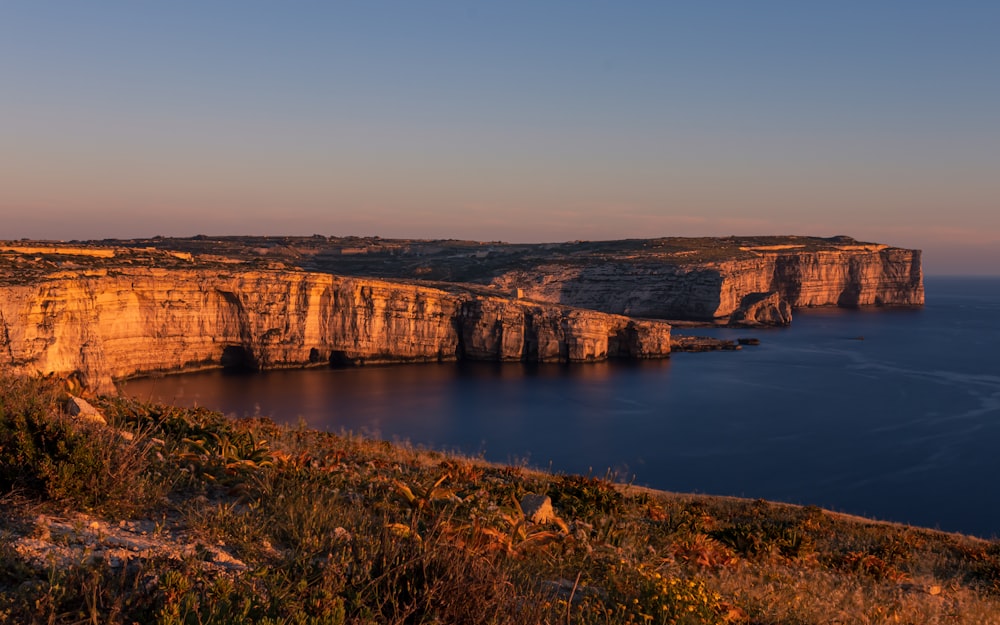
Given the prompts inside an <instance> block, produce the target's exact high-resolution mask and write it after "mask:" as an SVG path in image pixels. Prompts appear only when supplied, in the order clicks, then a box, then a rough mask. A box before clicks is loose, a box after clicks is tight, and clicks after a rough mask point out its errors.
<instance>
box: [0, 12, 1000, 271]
mask: <svg viewBox="0 0 1000 625" xmlns="http://www.w3.org/2000/svg"><path fill="white" fill-rule="evenodd" d="M199 233H204V234H307V235H308V234H314V233H319V234H328V235H329V234H340V235H347V234H358V235H376V234H377V235H380V236H383V237H434V238H437V237H454V238H470V239H479V240H496V239H502V240H507V241H562V240H570V239H581V238H582V239H608V238H622V237H647V236H668V235H683V236H686V235H729V234H811V235H819V236H829V235H835V234H849V235H852V236H854V237H857V238H859V239H866V240H876V241H881V242H886V243H890V244H893V245H899V246H904V247H920V248H923V249H924V250H925V269H926V270H927V272H928V273H968V272H978V273H994V274H1000V2H995V1H988V2H987V1H984V2H963V1H954V2H944V1H941V2H921V1H918V0H910V1H898V2H893V1H877V2H871V1H842V2H801V1H789V2H768V1H765V0H762V1H760V2H743V1H741V2H721V1H720V2H695V1H693V0H692V1H690V2H667V1H665V0H664V1H657V2H611V1H607V2H582V1H574V2H544V1H541V0H536V1H532V2H515V1H505V2H489V3H487V2H478V1H474V0H464V1H460V2H459V1H456V2H432V1H399V2H379V1H366V2H362V1H358V2H275V1H270V2H254V1H247V0H240V1H238V2H237V1H232V2H221V1H215V2H202V1H200V2H183V1H176V0H171V1H169V2H167V1H161V2H134V1H121V2H107V1H92V2H37V1H35V0H31V1H28V0H23V1H16V0H15V1H9V2H3V3H0V238H20V237H33V238H58V239H71V238H104V237H138V236H152V235H156V234H161V235H176V236H187V235H193V234H199Z"/></svg>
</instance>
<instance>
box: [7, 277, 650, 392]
mask: <svg viewBox="0 0 1000 625" xmlns="http://www.w3.org/2000/svg"><path fill="white" fill-rule="evenodd" d="M669 351H670V326H669V325H668V324H667V323H665V322H662V321H642V320H635V319H630V318H628V317H624V316H620V315H613V314H606V313H601V312H596V311H588V310H578V309H573V308H570V307H567V306H564V305H546V304H540V303H529V302H521V301H517V300H511V299H504V298H499V297H490V296H485V295H479V294H476V293H474V292H471V291H467V290H466V291H463V290H461V289H454V290H443V289H437V288H431V287H428V286H421V285H415V284H408V283H404V282H391V281H385V280H377V279H367V278H346V277H342V276H335V275H330V274H319V273H308V272H300V271H226V270H222V269H214V270H206V269H197V270H177V269H175V270H170V271H167V270H163V269H155V268H119V269H110V270H93V271H88V272H86V273H79V274H75V275H74V274H69V273H64V274H61V275H54V276H49V277H47V278H45V279H41V280H32V281H30V282H28V283H26V284H9V285H6V286H2V287H0V363H6V364H10V365H12V366H14V367H15V368H17V369H21V370H25V371H31V372H39V373H42V374H57V375H61V376H70V377H75V378H76V379H77V380H78V381H79V382H80V383H81V384H82V385H83V386H84V387H86V388H89V389H91V390H96V391H99V392H106V391H110V390H112V389H113V381H114V380H118V379H123V378H127V377H130V376H135V375H141V374H149V373H156V372H178V371H189V370H196V369H201V368H210V367H220V366H229V367H248V368H259V369H266V368H280V367H300V366H310V365H321V364H327V363H333V364H340V363H352V364H362V363H389V362H393V363H395V362H427V361H443V360H454V359H457V358H469V359H488V360H525V361H590V360H602V359H605V358H609V357H624V358H656V357H664V356H666V355H668V354H669Z"/></svg>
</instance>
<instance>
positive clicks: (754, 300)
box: [729, 291, 792, 326]
mask: <svg viewBox="0 0 1000 625" xmlns="http://www.w3.org/2000/svg"><path fill="white" fill-rule="evenodd" d="M791 322H792V307H791V305H790V304H789V303H788V302H787V301H785V300H784V298H782V297H781V295H779V294H778V293H775V292H773V291H772V292H771V293H750V294H749V295H744V296H743V300H742V301H741V302H740V305H739V307H738V308H737V309H736V310H734V311H733V314H731V315H730V316H729V323H731V324H733V325H742V326H756V325H766V326H787V325H789V324H790V323H791Z"/></svg>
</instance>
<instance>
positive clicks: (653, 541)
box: [0, 376, 1000, 625]
mask: <svg viewBox="0 0 1000 625" xmlns="http://www.w3.org/2000/svg"><path fill="white" fill-rule="evenodd" d="M102 407H103V409H104V410H105V412H106V414H107V416H108V417H109V419H110V421H111V427H108V428H104V429H103V430H102V429H101V428H89V427H83V426H79V425H78V424H74V423H73V422H72V421H69V420H68V419H67V418H66V417H65V416H63V415H61V414H60V409H59V408H60V401H59V391H58V389H57V388H55V387H54V386H51V385H48V383H46V382H44V381H38V380H24V379H21V378H13V377H10V376H5V377H2V378H0V432H4V433H5V434H4V435H3V436H0V441H3V442H0V467H3V471H4V473H3V475H4V476H5V477H4V480H5V481H4V482H2V485H3V488H4V492H6V493H10V492H11V491H12V490H13V489H15V488H16V489H17V492H18V493H20V495H19V497H18V498H17V500H16V501H15V498H13V497H11V496H10V495H9V494H7V495H5V496H6V498H7V502H6V504H7V505H5V506H4V510H3V514H4V518H5V522H4V523H3V525H2V527H3V528H4V529H3V535H2V536H0V622H11V623H132V622H140V623H163V624H172V623H185V624H189V623H190V624H197V623H515V624H516V623H526V624H527V623H672V624H679V623H715V624H724V623H745V624H755V625H764V624H774V625H777V624H795V623H801V624H820V623H914V624H916V623H969V624H971V623H977V624H979V623H992V622H1000V619H998V617H997V616H996V615H997V614H1000V594H998V584H1000V547H998V545H997V544H996V543H993V542H988V541H982V540H978V539H974V538H969V537H963V536H958V535H952V534H944V533H939V532H933V531H929V530H921V529H916V528H909V527H904V526H898V525H891V524H880V523H873V522H866V521H863V520H858V519H852V518H847V517H843V516H841V515H834V514H830V513H827V512H825V511H823V510H819V509H817V508H799V507H795V506H788V505H779V504H770V503H768V502H763V501H746V500H738V499H730V498H712V497H694V496H681V495H672V494H668V493H659V492H652V491H646V490H642V489H636V488H631V487H628V486H623V485H620V484H614V483H612V482H610V481H608V480H602V479H594V478H585V477H579V476H560V475H550V474H545V473H539V472H533V471H530V470H527V469H524V468H520V467H506V466H496V465H491V464H487V463H484V462H480V461H477V460H473V459H468V458H462V457H456V456H451V455H445V454H440V453H435V452H424V451H419V450H414V449H412V448H408V447H405V446H393V445H389V444H386V443H383V442H379V441H372V440H367V439H363V438H358V437H353V436H336V435H330V434H325V433H318V432H312V431H308V430H304V429H296V428H286V427H278V426H275V425H274V424H272V423H270V422H268V421H266V420H257V421H240V422H236V421H231V420H228V419H226V418H224V417H223V416H221V415H219V414H216V413H212V412H209V411H205V410H183V409H179V408H173V407H169V406H154V405H146V404H140V403H136V402H133V401H128V400H122V399H109V400H105V401H104V402H103V403H102ZM46 419H48V420H49V421H46ZM25 423H32V424H34V425H33V426H32V427H35V428H36V429H38V430H39V431H42V432H46V433H47V436H49V438H47V439H45V440H46V441H48V442H47V443H46V444H45V445H35V446H33V447H30V451H31V453H27V452H26V451H24V449H25V445H26V443H24V441H25V440H28V439H25V438H23V437H22V436H21V434H20V431H21V428H22V426H23V425H24V424H25ZM46 424H48V425H46ZM3 428H6V429H3ZM123 431H124V432H128V433H130V434H131V435H132V436H131V440H129V438H128V436H126V437H123V436H121V434H120V433H119V432H123ZM77 437H84V438H83V439H80V440H85V441H86V443H87V444H86V446H85V447H86V449H88V450H89V452H88V453H87V454H82V455H81V454H80V453H79V452H77V453H70V454H68V455H66V454H63V451H64V449H70V448H72V449H75V448H76V447H79V446H80V445H78V444H77V443H78V442H79V441H78V438H77ZM30 440H35V439H30ZM11 441H14V442H15V443H16V444H12V443H11ZM60 441H62V442H61V443H60ZM60 454H63V455H60ZM56 460H58V462H56ZM54 464H58V466H59V467H61V469H60V470H59V471H56V472H55V473H52V472H51V470H50V469H45V467H50V466H53V465H54ZM82 467H88V468H89V469H90V472H91V473H92V474H100V475H102V476H103V477H102V478H101V479H98V480H96V481H93V480H92V479H91V478H92V475H90V474H88V473H86V472H84V471H82V470H80V469H81V468H82ZM52 480H55V482H54V483H55V484H56V485H57V486H58V487H56V486H53V485H52V484H51V483H50V482H51V481H52ZM95 485H96V486H95ZM157 489H159V490H157ZM92 491H93V493H98V494H96V495H94V494H90V495H86V496H85V495H84V494H83V493H91V492H92ZM528 493H537V494H545V495H548V496H549V497H550V498H551V500H552V502H553V505H554V508H555V511H556V513H557V514H558V518H556V519H554V520H552V521H550V522H545V523H533V522H532V521H531V520H530V518H528V516H527V515H526V514H525V511H524V510H522V509H521V507H520V504H519V502H520V501H521V500H522V498H523V497H524V495H526V494H528ZM151 494H152V495H153V496H150V495H151ZM164 495H165V496H164ZM0 496H3V495H0ZM127 501H133V502H135V503H134V505H128V506H126V505H124V502H127ZM81 508H87V509H89V510H92V511H94V512H93V513H94V514H98V515H101V516H103V518H104V519H106V520H107V521H109V522H110V525H112V526H114V525H115V524H116V523H118V522H119V521H123V520H126V519H133V520H140V521H141V520H142V519H150V521H148V522H149V523H154V522H155V526H156V527H157V528H161V527H166V526H167V525H169V526H170V528H172V529H169V531H168V530H166V529H162V530H161V529H155V530H152V531H151V532H150V538H151V539H155V540H159V541H161V542H160V543H158V544H162V545H163V548H162V551H161V552H157V553H153V554H146V555H143V556H142V557H139V556H136V557H134V558H131V559H128V560H127V561H125V563H124V564H123V563H122V562H116V561H113V560H111V559H109V558H108V557H107V556H102V557H96V556H94V554H95V553H97V551H94V550H93V549H92V550H91V551H90V552H88V551H86V548H83V547H81V548H80V549H82V551H77V552H73V551H72V550H69V551H68V553H78V554H90V555H88V556H87V557H80V558H78V561H75V562H72V563H71V564H69V565H67V566H58V567H57V566H49V567H46V566H38V565H37V563H33V562H32V561H29V560H27V559H26V558H25V556H24V554H23V553H22V552H21V551H19V547H17V548H16V547H15V546H16V545H21V544H22V543H23V541H24V540H26V538H25V537H26V535H29V534H30V533H31V532H32V531H33V530H31V527H32V524H31V523H30V522H29V521H30V519H31V516H32V515H33V514H35V513H37V511H38V510H57V511H58V510H62V511H67V510H71V509H81ZM136 522H139V521H136ZM34 531H35V533H36V534H37V533H39V532H38V531H37V530H34ZM82 533H83V532H81V534H82ZM28 537H29V538H31V537H32V536H28ZM34 538H37V536H35V537H34ZM60 540H63V541H67V540H69V539H67V538H65V537H63V538H61V539H60ZM18 541H21V542H18ZM49 541H50V542H52V543H57V542H58V541H57V539H56V537H55V534H53V537H52V538H50V539H49ZM70 542H71V541H70ZM180 543H184V545H185V546H188V551H186V552H183V554H186V555H183V554H182V555H180V556H178V555H176V553H174V552H172V551H171V550H172V549H173V548H174V547H177V546H178V545H179V544H180ZM190 545H194V548H193V549H192V548H190ZM57 546H58V545H57ZM69 546H70V547H71V546H72V545H69ZM60 547H61V548H63V549H64V551H65V550H66V549H68V547H67V546H66V545H61V546H60ZM94 549H96V548H94ZM222 550H224V551H225V552H226V554H228V556H227V557H230V558H231V559H232V561H233V562H235V563H236V564H234V565H232V566H223V564H226V562H223V561H220V560H218V558H217V554H218V553H219V552H220V551H222ZM178 553H180V552H179V551H178ZM213 554H216V555H213ZM5 619H6V620H5Z"/></svg>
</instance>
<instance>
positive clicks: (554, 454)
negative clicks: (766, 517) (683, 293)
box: [123, 277, 1000, 538]
mask: <svg viewBox="0 0 1000 625" xmlns="http://www.w3.org/2000/svg"><path fill="white" fill-rule="evenodd" d="M925 287H926V293H927V304H926V306H924V307H922V308H907V309H902V308H898V309H897V308H882V309H862V310H845V309H812V310H798V311H796V313H795V319H794V321H793V323H792V325H791V326H790V327H788V328H772V329H753V330H743V329H741V330H737V329H724V328H694V329H687V330H675V332H678V333H688V334H698V335H706V336H716V337H719V338H728V339H736V338H741V337H753V338H758V339H760V345H759V346H746V347H744V348H743V349H741V350H740V351H726V352H710V353H678V354H674V355H672V356H671V357H670V358H669V359H667V360H658V361H644V362H606V363H597V364H569V365H565V364H563V365H560V364H518V363H507V364H499V363H470V362H462V363H443V364H424V365H397V366H384V367H361V368H347V369H328V368H323V369H307V370H295V371H269V372H263V373H254V374H235V373H228V372H222V371H209V372H200V373H192V374H183V375H176V376H166V377H158V378H146V379H135V380H131V381H128V382H127V383H125V385H124V387H123V388H124V391H125V393H126V394H128V395H131V396H134V397H136V398H139V399H142V400H146V401H158V402H167V403H174V404H178V405H185V406H203V407H207V408H211V409H214V410H219V411H222V412H224V413H226V414H230V415H233V416H236V417H248V416H267V417H270V418H271V419H273V420H275V421H277V422H280V423H288V424H304V425H305V426H307V427H310V428H315V429H320V430H327V431H332V432H350V433H353V434H355V435H364V436H368V437H373V438H379V439H385V440H390V441H395V442H405V443H408V444H411V445H414V446H417V447H422V448H428V449H435V450H444V451H454V452H459V453H462V454H466V455H471V456H478V457H482V458H484V459H486V460H490V461H495V462H501V463H508V464H514V465H526V466H530V467H536V468H542V469H548V470H551V471H554V472H558V473H574V474H585V475H592V476H595V477H607V478H610V479H614V480H617V481H620V482H626V483H633V484H637V485H643V486H649V487H653V488H658V489H663V490H668V491H674V492H682V493H703V494H712V495H734V496H739V497H749V498H763V499H768V500H775V501H783V502H790V503H796V504H803V505H816V506H820V507H823V508H827V509H831V510H836V511H840V512H846V513H850V514H857V515H862V516H866V517H870V518H875V519H881V520H889V521H898V522H902V523H909V524H913V525H918V526H924V527H930V528H937V529H942V530H946V531H953V532H961V533H965V534H972V535H977V536H982V537H985V538H992V537H997V536H1000V277H998V278H980V277H976V278H957V277H928V278H927V279H926V280H925Z"/></svg>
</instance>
